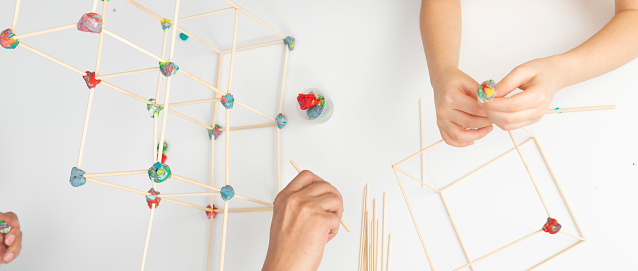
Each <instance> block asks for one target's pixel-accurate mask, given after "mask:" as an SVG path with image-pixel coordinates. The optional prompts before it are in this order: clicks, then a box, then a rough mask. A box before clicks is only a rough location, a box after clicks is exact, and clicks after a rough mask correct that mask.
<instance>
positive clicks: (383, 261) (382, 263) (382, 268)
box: [381, 192, 388, 271]
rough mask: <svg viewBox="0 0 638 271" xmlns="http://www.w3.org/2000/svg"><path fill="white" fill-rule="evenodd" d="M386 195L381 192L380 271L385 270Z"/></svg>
mask: <svg viewBox="0 0 638 271" xmlns="http://www.w3.org/2000/svg"><path fill="white" fill-rule="evenodd" d="M387 200H388V195H387V194H386V192H383V232H382V233H381V271H383V270H385V258H384V255H385V225H386V223H385V217H386V216H387V215H388V208H387V207H388V206H387Z"/></svg>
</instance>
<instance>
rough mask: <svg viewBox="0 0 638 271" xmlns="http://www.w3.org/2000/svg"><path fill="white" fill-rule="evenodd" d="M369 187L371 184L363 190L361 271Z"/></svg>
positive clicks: (360, 247)
mask: <svg viewBox="0 0 638 271" xmlns="http://www.w3.org/2000/svg"><path fill="white" fill-rule="evenodd" d="M368 187H370V184H367V185H366V187H365V188H364V189H363V204H362V208H361V210H362V211H361V240H360V245H359V270H360V271H362V269H363V251H364V232H365V230H364V229H365V222H366V219H365V213H366V206H367V205H366V202H367V201H368Z"/></svg>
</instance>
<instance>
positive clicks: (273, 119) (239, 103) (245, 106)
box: [235, 101, 276, 121]
mask: <svg viewBox="0 0 638 271" xmlns="http://www.w3.org/2000/svg"><path fill="white" fill-rule="evenodd" d="M235 104H237V105H240V106H243V107H244V108H246V109H248V110H250V111H253V112H255V113H257V114H259V115H261V116H263V117H264V118H267V119H269V120H272V121H276V120H275V118H273V117H271V116H268V115H266V114H264V113H261V112H259V111H257V109H254V108H252V107H250V106H247V105H246V104H244V103H242V102H240V101H235Z"/></svg>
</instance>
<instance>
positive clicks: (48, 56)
mask: <svg viewBox="0 0 638 271" xmlns="http://www.w3.org/2000/svg"><path fill="white" fill-rule="evenodd" d="M18 46H20V47H22V48H24V49H27V50H29V51H31V52H33V53H35V54H37V55H39V56H41V57H44V58H46V59H48V60H50V61H53V62H54V63H56V64H58V65H60V66H62V67H65V68H67V69H69V70H71V71H73V72H75V73H77V74H79V75H85V73H84V72H83V71H81V70H80V69H78V68H75V67H73V66H71V65H69V64H66V63H64V62H62V61H60V60H58V59H56V58H54V57H52V56H50V55H47V54H45V53H43V52H41V51H39V50H36V49H34V48H33V47H31V46H28V45H26V44H25V43H24V42H20V44H18Z"/></svg>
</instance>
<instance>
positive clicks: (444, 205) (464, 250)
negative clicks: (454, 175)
mask: <svg viewBox="0 0 638 271" xmlns="http://www.w3.org/2000/svg"><path fill="white" fill-rule="evenodd" d="M439 196H441V201H442V202H443V207H445V212H446V213H447V216H448V217H449V218H450V222H451V223H452V228H454V233H455V234H456V238H457V239H459V244H461V249H463V254H464V255H465V259H466V260H467V262H468V263H469V262H470V256H469V254H467V250H466V249H465V245H463V241H462V240H461V235H460V234H459V230H458V228H456V224H455V223H454V219H452V214H450V209H449V208H448V207H447V203H446V202H445V198H444V197H443V194H442V193H439ZM470 269H472V271H474V267H473V266H472V265H470Z"/></svg>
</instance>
